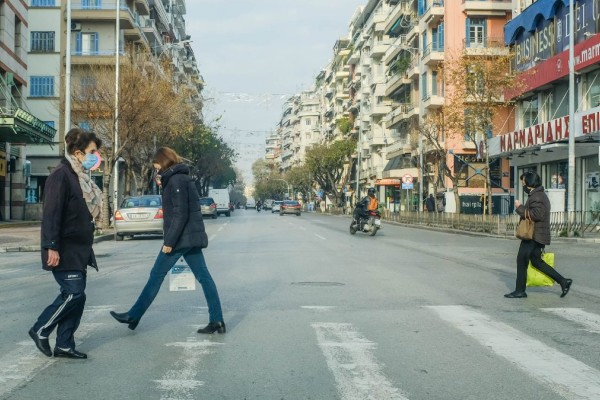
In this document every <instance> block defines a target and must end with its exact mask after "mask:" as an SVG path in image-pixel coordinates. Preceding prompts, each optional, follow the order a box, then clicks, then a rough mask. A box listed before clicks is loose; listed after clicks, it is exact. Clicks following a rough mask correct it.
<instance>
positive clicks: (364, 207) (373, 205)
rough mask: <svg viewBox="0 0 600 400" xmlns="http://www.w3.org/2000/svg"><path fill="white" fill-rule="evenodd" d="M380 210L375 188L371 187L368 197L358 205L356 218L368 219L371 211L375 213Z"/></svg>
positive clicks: (355, 213)
mask: <svg viewBox="0 0 600 400" xmlns="http://www.w3.org/2000/svg"><path fill="white" fill-rule="evenodd" d="M378 208H379V202H378V201H377V199H376V198H375V188H374V187H370V188H369V189H368V190H367V195H366V196H365V197H364V198H363V199H362V200H361V201H360V202H359V203H358V205H357V206H356V208H355V210H354V218H355V219H356V220H358V219H359V218H367V217H368V215H369V211H375V210H377V209H378Z"/></svg>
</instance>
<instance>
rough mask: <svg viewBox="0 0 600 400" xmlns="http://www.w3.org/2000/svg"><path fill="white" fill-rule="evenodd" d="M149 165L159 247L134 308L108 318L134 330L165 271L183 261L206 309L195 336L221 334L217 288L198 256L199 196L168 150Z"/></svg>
mask: <svg viewBox="0 0 600 400" xmlns="http://www.w3.org/2000/svg"><path fill="white" fill-rule="evenodd" d="M152 163H153V165H154V168H155V169H156V170H157V176H156V178H157V179H156V180H157V183H158V184H159V185H160V186H162V190H163V191H162V204H163V218H164V226H163V236H164V239H163V246H162V249H161V250H160V252H159V253H158V256H157V257H156V261H155V262H154V266H153V267H152V270H151V271H150V277H149V278H148V281H147V282H146V286H145V287H144V289H143V290H142V292H141V293H140V295H139V297H138V299H137V301H136V302H135V304H134V305H133V306H132V307H131V308H130V309H129V311H127V312H125V313H117V312H114V311H111V312H110V314H111V315H112V316H113V317H114V318H115V319H116V320H117V321H119V322H121V323H124V324H128V327H129V329H131V330H134V329H135V328H136V327H137V325H138V323H139V322H140V319H141V318H142V316H143V315H144V314H145V313H146V311H147V310H148V308H149V307H150V305H151V304H152V302H153V301H154V298H155V297H156V295H157V294H158V292H159V290H160V286H161V284H162V283H163V280H164V279H165V276H166V275H167V273H168V272H169V270H170V269H171V268H172V267H173V266H174V265H175V263H176V262H177V260H178V259H179V258H181V257H183V258H184V259H185V261H186V262H187V264H188V265H189V267H190V269H191V270H192V272H193V273H194V276H195V277H196V279H197V280H198V282H200V285H201V286H202V290H203V292H204V297H205V298H206V303H207V305H208V315H209V323H208V325H207V326H205V327H204V328H200V329H199V330H198V333H214V332H218V333H225V322H223V312H222V311H221V301H220V300H219V293H218V291H217V286H216V285H215V282H214V281H213V279H212V277H211V275H210V272H209V271H208V268H207V266H206V261H205V260H204V255H203V254H202V249H204V248H206V247H207V246H208V237H207V235H206V231H205V229H204V221H203V219H202V212H201V211H200V207H199V200H200V196H199V195H198V191H197V189H196V185H195V184H194V181H193V180H192V178H191V177H190V176H189V173H190V169H189V168H188V166H187V165H185V164H182V163H181V158H180V157H179V156H178V155H177V153H176V152H175V151H174V150H173V149H170V148H168V147H161V148H160V149H158V150H157V151H156V154H155V155H154V159H153V160H152Z"/></svg>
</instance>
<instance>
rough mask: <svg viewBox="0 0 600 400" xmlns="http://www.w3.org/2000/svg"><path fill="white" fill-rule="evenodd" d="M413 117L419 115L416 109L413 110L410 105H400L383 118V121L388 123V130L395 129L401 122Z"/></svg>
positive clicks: (412, 106)
mask: <svg viewBox="0 0 600 400" xmlns="http://www.w3.org/2000/svg"><path fill="white" fill-rule="evenodd" d="M415 115H419V109H418V108H415V106H414V105H413V104H411V103H402V104H400V105H398V106H397V107H396V108H395V109H394V111H392V112H391V113H389V114H388V115H387V116H386V117H385V121H386V122H387V123H388V125H387V127H388V128H395V127H397V126H398V125H399V124H400V123H401V122H402V121H405V120H407V119H409V118H410V117H412V116H415Z"/></svg>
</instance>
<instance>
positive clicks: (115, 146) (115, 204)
mask: <svg viewBox="0 0 600 400" xmlns="http://www.w3.org/2000/svg"><path fill="white" fill-rule="evenodd" d="M116 4H117V6H116V18H115V126H114V132H115V133H114V140H113V160H114V161H113V162H114V170H113V193H114V196H113V212H116V211H117V208H118V207H119V161H118V158H119V157H118V155H119V79H120V76H119V74H120V71H119V69H120V68H119V67H120V65H119V64H120V55H121V49H120V45H121V40H120V36H121V21H120V19H119V17H120V11H121V0H117V3H116Z"/></svg>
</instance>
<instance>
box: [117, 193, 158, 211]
mask: <svg viewBox="0 0 600 400" xmlns="http://www.w3.org/2000/svg"><path fill="white" fill-rule="evenodd" d="M161 200H162V199H161V197H160V196H142V197H130V198H128V199H125V200H123V203H122V204H121V208H136V207H160V206H161V204H162V201H161Z"/></svg>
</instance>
